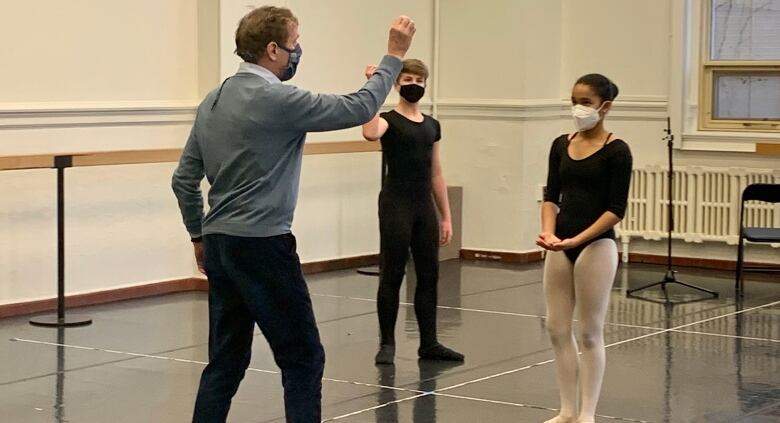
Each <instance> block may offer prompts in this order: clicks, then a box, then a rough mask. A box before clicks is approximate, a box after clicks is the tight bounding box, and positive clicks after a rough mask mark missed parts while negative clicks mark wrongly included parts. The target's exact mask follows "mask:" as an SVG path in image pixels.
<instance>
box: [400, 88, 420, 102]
mask: <svg viewBox="0 0 780 423" xmlns="http://www.w3.org/2000/svg"><path fill="white" fill-rule="evenodd" d="M400 91H401V97H403V98H404V100H406V101H408V102H410V103H417V102H418V101H420V99H421V98H422V97H423V95H425V87H423V86H422V85H417V84H407V85H401V90H400Z"/></svg>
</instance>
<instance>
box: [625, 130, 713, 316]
mask: <svg viewBox="0 0 780 423" xmlns="http://www.w3.org/2000/svg"><path fill="white" fill-rule="evenodd" d="M664 132H666V136H664V138H663V139H664V140H666V146H667V149H668V150H669V172H668V173H667V175H666V182H667V188H668V191H667V194H668V196H667V200H668V203H667V204H666V211H667V219H668V220H667V225H666V226H667V229H668V235H667V238H666V241H667V251H666V274H665V275H664V278H663V279H662V280H660V281H658V282H653V283H650V284H647V285H644V286H640V287H639V288H634V289H629V290H628V291H626V296H627V297H633V298H638V299H642V300H647V301H653V302H660V303H671V302H672V301H670V300H669V293H668V292H667V291H666V285H667V284H677V285H682V286H686V287H688V288H691V289H694V290H696V291H699V292H703V293H705V294H707V295H708V296H712V298H718V293H717V292H715V291H710V290H709V289H704V288H701V287H698V286H695V285H691V284H688V283H685V282H680V281H678V280H677V278H676V277H675V273H677V272H676V271H675V270H673V269H672V230H674V208H673V207H674V206H673V204H672V203H673V192H674V191H673V183H674V168H673V163H672V151H673V147H674V135H672V125H671V118H668V117H667V118H666V130H665V131H664ZM659 285H660V286H661V290H662V291H663V293H664V301H657V300H653V299H649V298H645V297H642V296H639V295H634V293H635V292H638V291H642V290H644V289H647V288H652V287H655V286H659ZM703 299H704V298H697V299H694V300H687V301H680V302H684V303H688V302H692V301H699V300H703Z"/></svg>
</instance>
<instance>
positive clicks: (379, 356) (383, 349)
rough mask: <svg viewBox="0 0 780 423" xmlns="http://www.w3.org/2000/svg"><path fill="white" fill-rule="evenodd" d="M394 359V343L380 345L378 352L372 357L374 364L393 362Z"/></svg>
mask: <svg viewBox="0 0 780 423" xmlns="http://www.w3.org/2000/svg"><path fill="white" fill-rule="evenodd" d="M394 359H395V345H380V346H379V352H377V353H376V356H375V357H374V363H376V364H393V360H394Z"/></svg>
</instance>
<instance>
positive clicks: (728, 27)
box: [710, 0, 780, 60]
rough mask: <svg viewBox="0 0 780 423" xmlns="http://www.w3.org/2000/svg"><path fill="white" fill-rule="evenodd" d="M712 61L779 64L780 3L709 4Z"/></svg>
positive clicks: (722, 0) (737, 0) (728, 0)
mask: <svg viewBox="0 0 780 423" xmlns="http://www.w3.org/2000/svg"><path fill="white" fill-rule="evenodd" d="M711 22H712V33H711V34H710V44H711V45H710V58H711V59H712V60H780V0H712V16H711Z"/></svg>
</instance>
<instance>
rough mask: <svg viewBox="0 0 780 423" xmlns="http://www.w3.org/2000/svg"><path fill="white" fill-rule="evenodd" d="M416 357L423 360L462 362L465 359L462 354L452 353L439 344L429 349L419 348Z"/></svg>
mask: <svg viewBox="0 0 780 423" xmlns="http://www.w3.org/2000/svg"><path fill="white" fill-rule="evenodd" d="M417 355H419V356H420V358H421V359H423V360H438V361H460V362H462V361H464V360H465V359H466V357H464V356H463V354H461V353H459V352H457V351H453V350H451V349H449V348H447V347H445V346H444V345H442V344H439V343H436V344H433V345H431V346H430V347H425V348H423V347H420V349H418V350H417Z"/></svg>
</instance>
